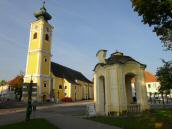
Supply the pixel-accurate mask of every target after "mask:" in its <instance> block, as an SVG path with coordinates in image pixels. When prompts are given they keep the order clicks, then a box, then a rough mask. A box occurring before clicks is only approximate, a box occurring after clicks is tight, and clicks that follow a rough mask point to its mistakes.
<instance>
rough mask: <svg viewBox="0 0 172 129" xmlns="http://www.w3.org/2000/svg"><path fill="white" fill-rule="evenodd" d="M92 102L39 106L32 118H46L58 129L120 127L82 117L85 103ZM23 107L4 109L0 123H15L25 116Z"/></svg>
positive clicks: (113, 128) (114, 128) (108, 128)
mask: <svg viewBox="0 0 172 129" xmlns="http://www.w3.org/2000/svg"><path fill="white" fill-rule="evenodd" d="M91 103H93V102H79V103H70V104H60V105H53V106H52V105H51V106H45V107H39V108H38V110H37V111H36V112H33V113H32V118H46V119H47V120H48V121H49V122H51V123H53V124H54V125H56V126H58V127H59V128H60V129H120V128H118V127H114V126H109V125H105V124H101V123H97V122H94V121H90V120H86V119H82V118H81V117H82V116H84V115H86V105H88V104H91ZM15 110H16V109H15ZM23 110H24V109H20V110H19V109H17V110H16V111H17V112H14V111H7V110H6V111H4V113H2V112H1V111H0V112H1V114H0V125H5V124H10V123H16V122H20V121H23V120H24V118H25V112H23Z"/></svg>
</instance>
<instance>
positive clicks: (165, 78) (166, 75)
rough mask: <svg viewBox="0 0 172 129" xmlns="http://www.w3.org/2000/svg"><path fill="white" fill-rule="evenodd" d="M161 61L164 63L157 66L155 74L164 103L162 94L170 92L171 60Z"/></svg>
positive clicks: (171, 82) (171, 86) (171, 81)
mask: <svg viewBox="0 0 172 129" xmlns="http://www.w3.org/2000/svg"><path fill="white" fill-rule="evenodd" d="M162 62H163V63H164V65H163V66H162V67H159V68H158V70H157V73H156V76H157V77H158V80H159V81H160V84H161V86H160V89H159V92H160V94H161V96H162V99H163V103H164V97H163V95H164V94H165V95H166V96H167V94H169V93H170V90H172V61H168V62H166V61H164V60H162Z"/></svg>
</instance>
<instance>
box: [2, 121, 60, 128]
mask: <svg viewBox="0 0 172 129" xmlns="http://www.w3.org/2000/svg"><path fill="white" fill-rule="evenodd" d="M0 129H59V128H57V127H56V126H54V125H52V124H51V123H49V122H48V121H47V120H45V119H32V120H30V121H28V122H20V123H15V124H10V125H5V126H0Z"/></svg>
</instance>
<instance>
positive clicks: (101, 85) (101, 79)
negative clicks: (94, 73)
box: [99, 76, 106, 112]
mask: <svg viewBox="0 0 172 129" xmlns="http://www.w3.org/2000/svg"><path fill="white" fill-rule="evenodd" d="M99 98H100V100H99V101H100V102H99V103H100V111H101V112H105V105H106V94H105V77H104V76H100V77H99Z"/></svg>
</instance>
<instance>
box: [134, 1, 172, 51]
mask: <svg viewBox="0 0 172 129" xmlns="http://www.w3.org/2000/svg"><path fill="white" fill-rule="evenodd" d="M131 2H132V5H133V8H134V11H136V12H138V15H139V16H142V18H143V19H142V22H143V23H144V24H148V25H149V26H151V27H153V31H154V32H155V33H156V34H157V36H158V37H159V38H160V40H161V41H162V43H163V45H164V46H165V47H166V48H167V49H168V50H172V0H131Z"/></svg>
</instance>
